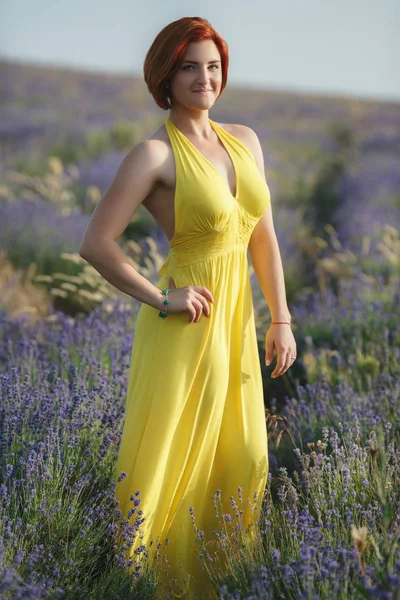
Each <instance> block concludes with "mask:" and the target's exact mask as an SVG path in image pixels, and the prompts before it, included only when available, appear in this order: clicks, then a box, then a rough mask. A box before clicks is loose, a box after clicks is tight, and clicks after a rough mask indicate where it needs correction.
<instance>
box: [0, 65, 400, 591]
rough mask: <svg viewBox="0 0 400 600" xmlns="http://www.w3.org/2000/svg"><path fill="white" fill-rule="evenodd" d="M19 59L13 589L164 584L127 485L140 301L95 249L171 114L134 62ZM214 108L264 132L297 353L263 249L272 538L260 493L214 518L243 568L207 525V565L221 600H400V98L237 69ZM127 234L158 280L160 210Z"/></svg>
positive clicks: (5, 180)
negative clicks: (104, 204)
mask: <svg viewBox="0 0 400 600" xmlns="http://www.w3.org/2000/svg"><path fill="white" fill-rule="evenodd" d="M1 75H2V81H3V82H5V88H4V93H3V98H4V101H3V104H2V107H1V116H2V119H1V125H0V127H1V139H2V144H1V158H2V161H1V181H0V332H1V335H0V598H1V599H3V598H4V599H5V600H6V599H13V600H14V599H16V600H19V599H21V600H22V599H56V598H57V599H68V600H78V599H81V598H88V599H92V600H151V599H153V598H157V571H156V569H155V568H153V567H151V566H150V565H148V563H147V562H146V557H147V550H148V549H147V548H145V547H143V548H142V549H141V550H142V552H141V555H142V558H143V560H142V561H141V562H140V564H139V565H138V567H137V569H136V570H135V571H134V572H132V571H131V572H129V567H130V566H132V565H130V564H127V561H126V558H125V544H129V543H130V541H132V537H133V536H135V535H139V534H140V521H141V517H142V512H141V510H140V490H137V491H136V492H135V494H134V495H133V496H132V497H131V501H132V516H133V515H136V516H137V519H136V523H135V525H133V526H132V525H130V524H129V523H127V522H125V521H122V520H121V514H120V512H119V510H118V506H117V505H116V503H115V500H114V486H115V483H114V482H113V480H112V478H113V471H114V466H115V462H116V457H117V453H118V447H119V441H120V435H121V432H122V424H123V420H124V410H125V395H126V389H127V382H128V372H129V362H130V352H131V347H132V342H133V339H134V334H135V319H136V315H137V311H138V309H139V306H140V305H139V303H138V302H137V301H135V300H134V299H131V298H129V297H128V296H127V295H125V294H123V293H122V292H119V291H118V290H116V289H115V288H113V287H112V286H111V285H110V284H109V283H108V282H107V281H105V280H104V279H103V278H102V277H101V276H100V275H99V274H98V273H97V272H96V271H95V269H94V268H93V267H92V266H91V265H88V264H87V263H86V262H85V261H84V260H83V259H82V258H81V257H80V256H79V254H78V248H79V244H80V241H81V239H82V235H83V232H84V230H85V228H86V225H87V223H88V221H89V219H90V215H91V214H92V211H93V209H94V207H95V205H96V203H97V202H98V201H99V199H100V198H101V196H102V194H103V193H104V192H105V190H106V189H107V187H108V185H109V184H110V183H111V181H112V178H113V176H114V175H115V173H116V170H117V168H118V166H119V163H120V162H121V160H122V159H123V157H124V156H125V154H126V153H127V152H128V150H129V149H130V148H131V147H132V146H133V145H135V144H136V143H137V142H138V141H140V140H141V139H144V138H146V137H147V136H148V135H150V134H151V133H152V132H153V131H154V130H155V129H156V128H157V127H158V126H159V125H160V124H161V123H162V122H163V120H164V119H165V118H166V116H167V113H165V112H163V111H161V110H160V109H159V108H158V107H157V106H156V105H155V103H154V101H153V100H152V98H151V97H150V95H149V94H148V91H147V89H146V87H145V84H144V82H143V81H141V80H140V79H135V78H133V77H132V78H131V77H126V76H124V77H123V76H116V75H113V76H111V75H106V74H93V73H85V72H78V71H76V72H75V71H72V70H66V69H59V68H57V69H56V68H45V67H37V66H35V67H34V66H31V65H23V64H13V63H2V64H1ZM210 118H212V119H213V120H215V121H217V122H222V123H224V122H226V123H229V122H238V123H243V124H247V125H249V126H250V127H253V128H254V129H255V131H256V132H257V133H258V135H259V137H260V141H261V143H262V147H263V151H264V158H265V170H266V177H267V181H268V184H269V186H270V189H271V195H272V207H273V214H274V222H275V228H276V232H277V236H278V240H279V244H280V249H281V255H282V261H283V265H284V270H285V279H286V289H287V297H288V302H289V308H290V312H291V314H292V322H293V332H294V335H295V338H296V341H297V349H298V359H297V361H296V362H295V363H294V365H293V366H292V367H291V368H290V369H289V371H288V372H287V373H286V374H284V375H283V376H282V377H280V378H277V379H271V377H270V374H271V372H272V371H273V369H274V367H275V363H272V364H271V365H270V366H269V367H266V366H265V362H264V361H263V356H264V353H265V352H264V342H265V333H266V330H267V328H268V326H269V322H270V316H269V311H268V307H267V305H266V303H265V300H264V298H263V297H262V294H261V290H260V288H259V286H258V283H257V280H256V278H255V275H254V273H253V271H252V267H251V263H249V265H250V272H251V281H252V285H253V295H254V307H255V313H256V324H257V336H258V343H259V354H260V364H261V368H262V375H263V382H264V393H265V408H266V410H265V415H266V427H267V429H268V434H269V463H270V466H269V469H270V472H269V477H268V485H267V488H266V490H265V495H264V498H263V499H262V503H261V505H260V506H259V510H260V533H259V540H258V545H257V549H256V551H255V552H251V553H250V551H249V548H248V547H247V545H246V544H244V543H243V539H244V538H243V535H242V533H243V531H242V530H243V528H242V524H241V514H242V513H241V505H242V503H243V502H246V503H247V502H248V501H251V499H247V498H242V497H241V493H240V489H238V495H237V497H236V498H233V497H232V498H231V507H232V511H231V513H229V514H220V516H219V521H220V529H219V530H218V531H216V532H215V539H216V540H218V542H219V543H220V544H221V547H222V548H224V549H225V551H226V553H227V558H228V561H227V564H228V568H227V570H224V571H222V570H221V569H219V568H218V564H217V562H214V561H212V560H211V559H210V558H212V557H210V555H209V553H208V552H207V540H204V539H203V536H202V535H201V533H202V532H201V531H198V530H196V528H195V526H194V528H193V535H194V536H195V537H196V539H197V541H198V549H199V555H200V557H201V559H202V562H203V565H204V570H205V574H206V576H207V577H210V578H211V579H212V581H213V582H214V586H215V597H216V598H218V599H219V600H258V599H263V600H264V599H265V600H274V599H278V598H279V599H283V600H286V599H289V600H317V599H321V600H328V599H334V600H336V599H338V600H339V599H347V598H350V599H364V598H367V599H371V600H375V599H377V598H378V599H384V600H400V318H399V315H400V169H399V164H400V160H399V159H400V104H395V103H385V102H382V101H379V102H378V101H377V102H374V101H371V100H368V101H366V100H362V99H358V98H340V97H322V96H320V97H318V96H315V97H311V96H306V95H300V94H289V93H286V94H284V93H282V92H279V93H278V92H273V91H255V90H253V91H251V92H249V90H244V89H240V88H235V87H234V86H230V85H229V83H228V87H227V89H226V90H225V91H224V93H223V95H222V97H221V98H220V100H218V102H217V103H216V105H215V106H214V107H213V108H212V109H211V111H210ZM118 243H119V244H120V245H121V248H123V250H124V252H125V253H126V255H127V257H128V260H129V261H130V262H131V264H132V265H133V266H135V268H137V269H138V270H139V271H140V273H141V274H142V275H144V276H145V277H147V278H148V279H149V280H151V281H153V282H154V281H155V280H156V279H157V270H158V269H159V267H160V266H161V264H162V262H163V260H164V257H165V256H166V254H167V252H168V242H167V239H166V237H165V235H164V234H163V232H162V231H161V230H160V228H159V227H158V225H157V224H156V223H155V222H154V220H153V218H152V217H151V216H150V215H149V214H148V213H147V212H146V210H145V209H144V207H140V209H139V210H138V211H137V213H136V214H135V216H134V218H133V220H132V222H131V223H130V225H129V226H128V228H127V230H126V231H125V232H124V234H123V235H122V236H121V238H120V239H119V240H118ZM121 477H124V474H121ZM221 493H222V494H223V490H222V491H221ZM219 494H220V492H217V491H216V495H215V504H216V510H218V500H219ZM119 525H120V526H121V527H122V530H123V531H124V544H123V545H122V546H119V547H118V546H117V545H116V543H115V534H116V531H117V527H118V526H119ZM160 560H162V548H160ZM161 600H162V599H161Z"/></svg>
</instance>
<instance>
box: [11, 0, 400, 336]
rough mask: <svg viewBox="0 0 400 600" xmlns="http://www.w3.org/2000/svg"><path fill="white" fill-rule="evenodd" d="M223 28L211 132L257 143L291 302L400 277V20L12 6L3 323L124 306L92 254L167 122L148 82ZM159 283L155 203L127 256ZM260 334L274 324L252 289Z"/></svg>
mask: <svg viewBox="0 0 400 600" xmlns="http://www.w3.org/2000/svg"><path fill="white" fill-rule="evenodd" d="M182 16H202V17H205V18H207V19H208V20H209V21H210V22H211V23H212V25H213V26H214V27H215V28H216V29H217V31H218V32H219V33H220V34H221V35H222V36H223V37H224V38H225V40H226V41H227V43H228V47H229V51H230V70H229V77H228V85H227V87H226V89H225V91H224V93H223V95H222V96H221V98H220V99H219V100H218V102H217V103H216V105H215V106H214V107H213V108H212V109H211V110H210V117H211V118H213V119H214V120H216V121H220V122H226V123H229V122H237V123H244V124H246V125H249V126H250V127H252V128H254V129H255V131H256V132H257V134H258V136H259V138H260V140H261V144H262V147H263V151H264V158H265V170H266V177H267V181H268V184H269V186H270V189H271V193H272V205H273V212H274V220H275V227H276V231H277V235H278V238H279V242H280V247H281V254H282V260H283V264H284V270H285V278H286V287H287V295H288V300H289V302H290V303H295V302H296V301H298V300H299V299H300V298H302V297H304V294H306V293H310V292H311V291H314V292H315V291H316V290H319V291H323V292H325V291H327V290H332V291H333V292H334V293H336V294H337V293H338V285H339V282H340V281H348V280H354V277H356V274H357V273H358V276H360V274H361V276H363V277H364V279H365V278H366V277H370V276H372V277H374V276H375V275H382V276H384V277H386V279H387V278H390V277H389V274H390V273H398V269H399V261H400V259H399V254H400V253H399V237H398V233H399V223H400V169H399V164H400V163H399V153H400V77H399V75H398V64H399V58H400V41H399V36H398V35H397V31H398V27H399V25H400V5H399V3H398V2H396V1H395V0H383V1H380V2H378V1H375V0H364V1H361V0H353V1H352V2H350V3H348V2H346V1H345V0H339V1H337V2H335V3H334V4H331V3H327V2H325V3H324V2H322V3H321V2H319V1H317V0H306V1H305V2H297V1H295V0H292V1H286V2H282V3H276V2H268V1H261V0H260V1H257V0H250V1H249V2H246V3H239V4H238V5H235V6H233V5H232V4H231V3H230V2H228V1H227V0H226V1H222V2H218V3H215V2H211V1H209V0H204V1H203V2H201V3H197V2H187V1H185V2H183V1H178V0H174V1H172V2H169V3H164V4H160V3H158V2H155V1H154V0H150V1H148V2H146V3H142V2H128V1H126V0H115V1H114V2H112V3H107V2H102V3H98V2H94V1H87V2H85V3H83V4H82V3H78V1H77V0H70V2H68V3H66V4H57V5H56V4H54V3H53V2H50V1H49V0H39V2H36V3H32V2H29V1H28V0H13V1H12V2H11V0H6V2H5V3H3V5H2V9H1V41H0V49H1V54H2V62H1V71H2V82H3V83H2V101H1V116H2V119H1V123H2V124H1V187H0V240H1V241H0V251H1V255H0V256H1V263H0V310H2V311H3V312H7V314H11V315H15V316H17V315H21V314H24V315H29V316H30V318H32V319H35V318H38V317H41V318H42V317H46V316H48V315H49V314H51V313H52V311H53V310H61V311H63V312H64V313H65V314H68V315H70V316H71V317H74V316H76V315H83V314H87V313H88V312H90V311H91V310H93V308H95V307H97V306H99V305H100V304H101V303H102V302H103V301H104V300H110V301H113V300H115V299H117V298H121V299H122V300H123V301H124V302H125V303H126V302H128V304H130V306H131V307H132V310H133V311H134V313H135V311H136V310H137V306H136V305H137V304H138V303H136V302H134V301H133V302H131V299H130V298H128V297H127V296H126V295H125V294H122V293H119V292H118V291H117V290H115V289H114V288H112V287H111V286H110V285H108V283H107V282H106V281H104V279H102V278H101V277H100V276H98V274H97V272H96V271H95V270H94V269H93V268H92V267H90V265H87V264H86V263H85V261H83V260H82V259H81V258H80V257H79V255H78V253H77V252H78V247H79V244H80V241H81V239H82V236H83V233H84V231H85V228H86V226H87V223H88V220H89V218H90V215H91V214H92V212H93V209H94V207H95V205H96V204H97V202H98V201H99V199H100V198H101V196H102V194H103V193H104V192H105V190H106V189H107V187H108V186H109V185H110V183H111V181H112V179H113V177H114V175H115V173H116V171H117V168H118V166H119V164H120V163H121V161H122V159H123V157H124V156H125V154H126V153H127V152H128V151H129V149H130V148H132V147H133V146H134V145H135V144H136V143H138V142H139V141H140V140H142V139H144V138H146V137H148V136H149V135H151V133H152V132H153V131H154V130H155V129H156V128H157V127H158V126H159V125H160V124H161V123H162V122H163V120H164V119H165V118H166V116H167V112H166V111H162V110H161V109H159V108H158V107H157V106H156V104H155V103H154V101H153V99H152V97H151V96H150V94H149V92H148V90H147V88H146V86H145V84H144V81H143V75H142V65H143V61H144V58H145V55H146V52H147V50H148V48H149V46H150V44H151V43H152V41H153V39H154V37H155V36H156V35H157V33H158V32H159V31H160V30H161V29H162V28H163V27H164V26H165V25H166V24H167V23H168V22H170V21H173V20H175V19H177V18H179V17H182ZM118 243H120V244H121V246H122V247H123V248H124V250H125V251H126V253H127V255H128V256H129V259H130V260H131V261H132V264H134V265H135V266H136V267H137V268H138V269H140V271H141V272H142V274H144V275H145V276H147V277H148V278H149V279H151V280H152V281H155V279H156V271H157V269H158V268H159V267H160V265H161V264H162V262H163V260H164V258H165V255H166V254H167V252H168V244H167V239H166V238H165V236H164V234H163V232H162V231H161V230H160V228H159V227H158V225H157V223H155V221H154V219H153V218H152V217H151V215H150V214H149V213H147V211H146V209H145V208H144V207H143V206H141V207H140V208H139V210H138V211H137V213H136V214H135V215H134V218H133V219H132V222H131V223H130V225H129V226H128V228H127V229H126V231H125V232H124V234H123V235H122V236H121V238H120V240H119V242H118ZM252 282H253V284H254V294H255V304H256V307H258V310H259V311H260V315H259V317H260V324H262V323H264V321H265V322H266V321H267V319H268V316H267V313H268V311H267V310H266V307H265V302H264V299H263V298H262V297H261V296H260V290H259V289H258V284H257V281H255V279H254V274H252Z"/></svg>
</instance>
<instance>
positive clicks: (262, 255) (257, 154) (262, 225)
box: [240, 125, 291, 321]
mask: <svg viewBox="0 0 400 600" xmlns="http://www.w3.org/2000/svg"><path fill="white" fill-rule="evenodd" d="M240 127H241V131H242V137H246V140H244V139H243V141H245V143H247V144H248V146H249V148H250V150H251V151H252V153H253V155H254V158H255V161H256V163H257V166H258V168H259V170H260V173H261V175H262V177H263V179H264V181H266V178H265V169H264V156H263V152H262V148H261V144H260V140H259V139H258V136H257V134H256V133H255V131H253V129H251V128H250V127H247V126H244V125H242V126H240ZM249 253H250V258H251V263H252V265H253V268H254V272H255V274H256V276H257V279H258V282H259V284H260V287H261V290H262V292H263V294H264V298H265V300H266V302H267V304H268V308H269V310H270V313H271V317H272V320H273V321H290V319H291V315H290V312H289V308H288V305H287V300H286V290H285V280H284V274H283V266H282V259H281V254H280V251H279V245H278V240H277V237H276V233H275V228H274V223H273V218H272V208H271V204H269V206H268V208H267V211H266V213H265V215H264V216H263V217H261V219H260V220H259V221H258V223H257V225H256V226H255V228H254V230H253V233H252V235H251V238H250V242H249Z"/></svg>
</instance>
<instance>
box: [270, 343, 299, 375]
mask: <svg viewBox="0 0 400 600" xmlns="http://www.w3.org/2000/svg"><path fill="white" fill-rule="evenodd" d="M294 355H295V353H294V352H293V351H292V350H286V351H281V352H278V359H277V363H276V367H275V369H274V370H273V372H272V373H271V377H274V378H275V377H280V376H281V375H283V374H284V373H285V372H286V371H287V370H288V369H289V367H291V366H292V363H293V360H292V358H291V357H292V356H294Z"/></svg>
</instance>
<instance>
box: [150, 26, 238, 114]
mask: <svg viewBox="0 0 400 600" xmlns="http://www.w3.org/2000/svg"><path fill="white" fill-rule="evenodd" d="M203 40H212V41H213V42H214V44H215V45H216V46H217V48H218V51H219V54H220V56H221V69H222V82H221V92H220V95H221V93H222V91H223V89H224V88H225V86H226V82H227V79H228V65H229V53H228V45H227V43H226V42H225V40H224V39H223V38H222V37H221V36H220V35H219V34H218V33H217V32H216V31H215V29H214V28H213V27H212V25H211V23H209V21H207V20H206V19H202V18H201V17H182V18H181V19H178V20H177V21H173V22H172V23H169V25H167V26H166V27H164V29H162V30H161V31H160V32H159V33H158V34H157V36H156V38H155V39H154V41H153V43H152V45H151V46H150V48H149V50H148V52H147V54H146V58H145V60H144V64H143V71H144V80H145V82H146V84H147V89H148V90H149V92H150V94H151V95H152V96H153V98H154V100H155V102H156V104H157V105H158V106H159V107H160V108H163V109H164V110H168V109H169V108H171V104H170V102H169V100H168V98H167V95H168V94H167V90H166V84H167V82H168V80H169V79H170V77H173V75H174V74H175V73H176V72H177V70H178V69H179V64H180V63H181V62H182V60H183V57H184V55H185V52H186V49H187V47H188V45H189V44H190V43H192V42H201V41H203Z"/></svg>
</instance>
